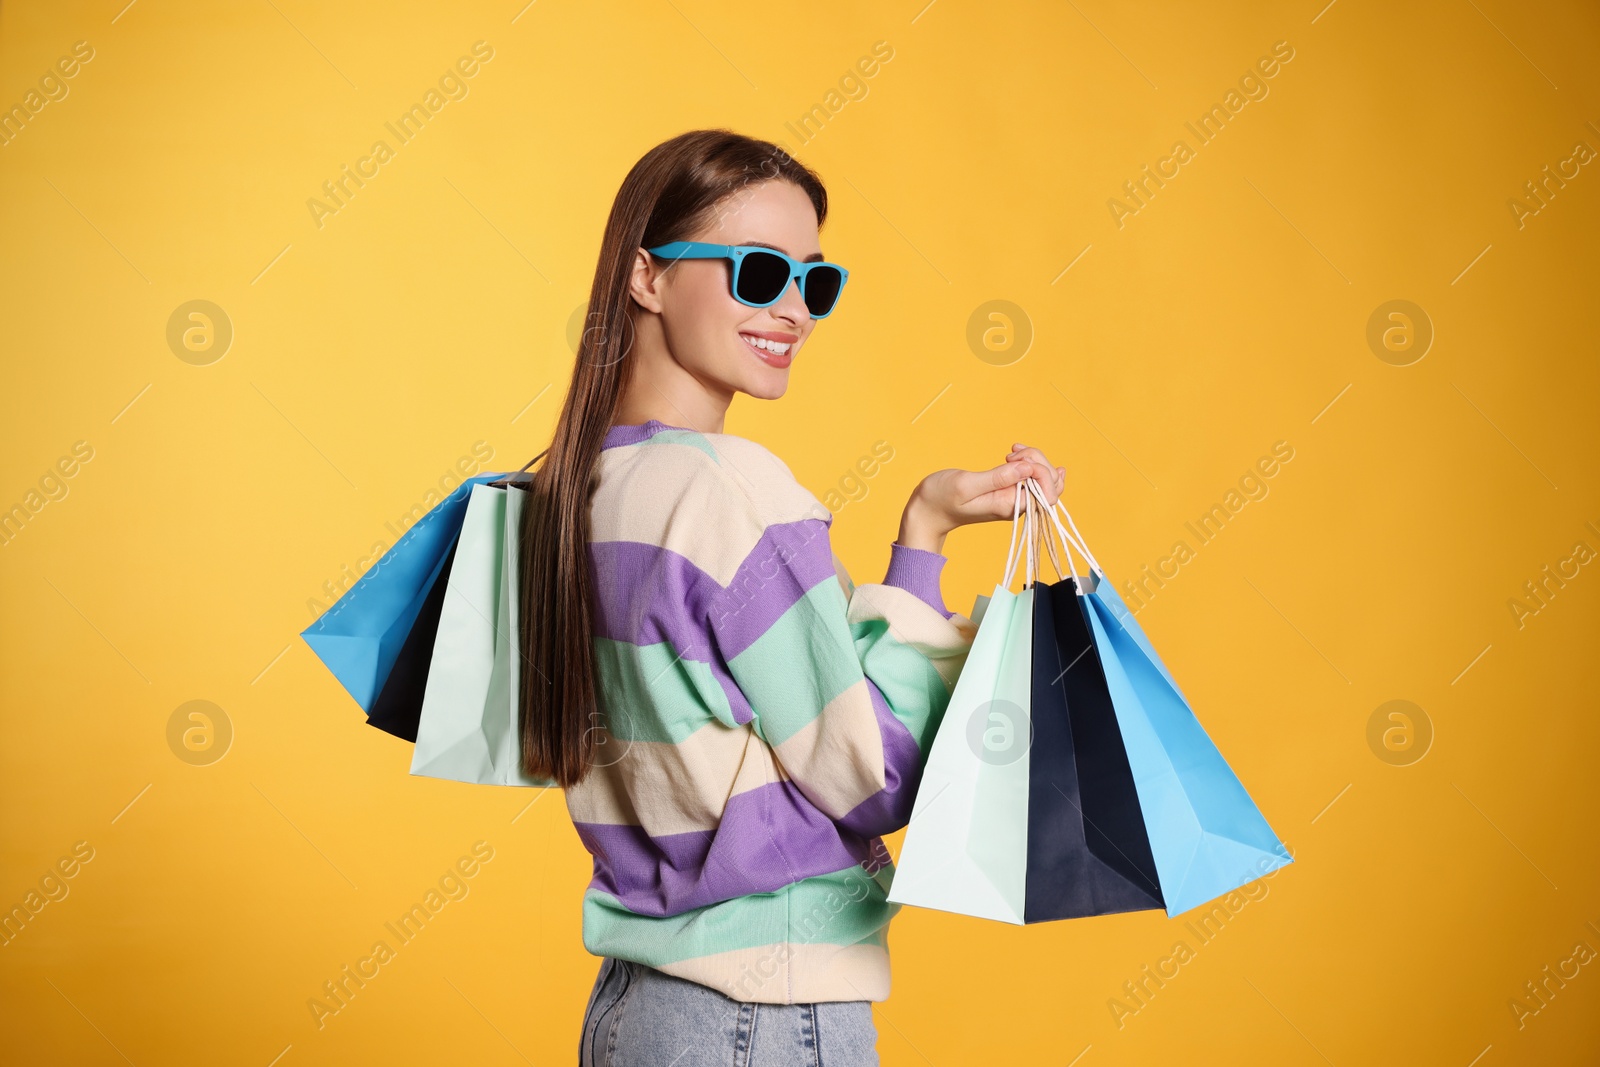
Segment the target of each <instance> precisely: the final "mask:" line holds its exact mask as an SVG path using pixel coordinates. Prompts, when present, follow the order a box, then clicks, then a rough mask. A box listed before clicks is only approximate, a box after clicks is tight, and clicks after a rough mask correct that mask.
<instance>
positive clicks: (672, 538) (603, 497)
mask: <svg viewBox="0 0 1600 1067" xmlns="http://www.w3.org/2000/svg"><path fill="white" fill-rule="evenodd" d="M704 436H705V438H706V440H707V441H708V442H710V444H711V446H712V448H713V449H715V450H716V452H717V454H718V455H719V456H721V457H722V458H723V463H722V465H721V466H720V467H719V466H717V465H716V464H715V463H714V462H713V461H712V459H711V457H710V456H708V455H706V454H705V453H704V452H702V451H701V450H700V449H698V448H692V447H687V446H674V445H669V444H663V445H651V444H644V445H637V446H619V447H617V448H608V449H606V450H604V451H603V452H601V453H600V460H599V463H598V465H597V470H598V476H599V484H598V486H597V487H596V489H595V492H594V495H593V497H591V499H590V503H589V539H590V540H592V541H638V542H642V543H644V544H649V545H659V546H661V547H663V548H666V549H668V550H670V551H672V552H675V553H677V554H678V555H681V556H684V557H686V558H687V559H689V560H691V561H692V562H693V563H694V564H695V565H696V566H697V567H699V568H700V569H701V570H702V571H704V572H706V573H707V574H708V575H710V576H711V578H712V579H713V580H714V581H716V582H717V584H718V585H723V586H726V585H728V584H729V583H731V582H732V581H733V578H734V575H735V574H736V573H737V571H738V569H739V564H741V563H743V562H744V560H745V558H746V557H747V556H749V554H750V551H751V550H752V549H753V548H754V547H755V546H756V543H757V542H758V541H759V540H760V538H761V533H762V531H763V530H764V529H765V528H766V527H767V526H769V525H772V524H774V523H783V522H794V521H796V520H799V519H807V518H818V519H827V518H828V516H829V514H830V512H829V511H828V509H827V508H826V507H824V506H823V504H822V502H821V501H819V500H818V499H817V498H816V497H815V496H813V495H812V494H811V492H810V491H809V490H807V489H806V488H805V487H804V486H802V485H801V484H800V483H799V482H797V481H795V479H794V475H793V474H792V473H790V471H789V468H788V467H786V466H784V464H783V461H782V460H780V459H778V457H777V456H775V455H773V454H772V453H771V452H769V451H768V450H767V449H765V448H763V447H762V446H761V445H758V444H756V443H755V442H754V441H749V440H746V439H744V438H740V437H734V436H731V435H729V434H705V435H704Z"/></svg>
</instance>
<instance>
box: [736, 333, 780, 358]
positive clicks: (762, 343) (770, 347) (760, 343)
mask: <svg viewBox="0 0 1600 1067" xmlns="http://www.w3.org/2000/svg"><path fill="white" fill-rule="evenodd" d="M739 336H740V337H743V338H744V339H745V342H746V343H747V344H749V345H752V346H753V347H755V348H760V349H764V350H766V351H768V352H772V353H775V354H776V355H780V356H781V355H784V354H786V353H787V352H788V351H789V345H786V344H779V343H778V342H777V341H768V340H767V339H766V338H764V337H751V336H750V335H749V334H747V333H741V334H740V335H739Z"/></svg>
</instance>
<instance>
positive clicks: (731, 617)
mask: <svg viewBox="0 0 1600 1067" xmlns="http://www.w3.org/2000/svg"><path fill="white" fill-rule="evenodd" d="M830 523H831V516H830V517H829V518H828V519H822V518H818V517H808V518H803V519H799V520H796V521H791V522H781V523H775V524H773V525H770V526H767V527H766V528H765V529H764V530H763V531H762V533H761V536H760V539H759V540H758V541H757V542H756V544H755V546H754V548H752V549H751V551H750V552H749V553H748V555H747V556H746V557H745V558H744V560H743V562H742V563H741V564H740V565H739V567H738V569H737V571H736V572H735V574H734V578H733V581H731V582H730V583H729V584H728V585H727V586H726V587H725V588H722V589H720V590H719V591H718V593H717V594H716V595H715V596H714V597H713V600H712V604H711V614H710V620H709V622H710V626H709V629H710V632H711V635H712V640H713V642H714V644H715V645H716V646H717V652H718V656H719V658H720V660H721V661H722V662H723V663H725V665H726V668H727V672H728V674H729V675H730V677H731V678H732V680H733V682H734V683H735V685H736V687H737V691H736V692H732V693H730V694H729V696H730V702H731V703H732V704H733V705H734V706H733V709H732V711H733V717H734V719H735V721H738V722H749V723H751V724H752V727H753V729H754V730H755V732H756V733H757V735H758V736H760V737H761V738H762V739H763V740H764V741H766V742H767V744H768V745H770V746H771V747H772V750H773V752H774V755H775V756H776V758H777V762H778V764H779V766H780V767H781V768H782V771H783V772H784V773H785V774H786V775H787V776H788V777H789V778H791V779H792V780H793V781H794V783H795V785H796V786H797V787H798V788H799V790H800V791H801V792H802V793H803V794H804V795H805V796H806V797H807V799H809V800H810V801H811V802H812V803H813V804H814V805H816V806H817V808H818V809H819V810H821V811H822V812H823V813H824V814H826V815H827V816H828V817H829V818H831V819H833V820H834V821H835V822H837V823H838V824H839V825H841V826H843V827H845V828H847V829H849V830H852V831H854V832H856V833H858V834H861V835H862V836H864V837H874V836H879V835H882V834H886V833H890V832H893V831H894V830H897V829H899V828H901V827H903V826H905V825H906V823H907V822H908V821H909V820H910V817H911V805H912V801H913V799H914V798H915V794H916V788H917V784H918V782H919V781H920V780H921V777H922V770H923V767H924V765H925V763H926V759H927V752H928V748H929V746H930V745H931V744H932V742H933V737H934V734H935V732H936V731H937V730H938V727H939V723H940V721H941V720H942V719H943V717H944V712H945V708H946V707H947V705H948V704H949V701H950V694H951V690H952V689H953V687H954V685H955V682H956V679H957V677H958V676H959V674H960V670H961V667H962V665H963V664H964V663H965V660H966V656H967V652H968V651H969V650H970V649H971V647H972V639H973V637H974V635H975V634H976V630H977V628H976V626H975V625H974V624H973V622H972V621H971V620H970V619H968V618H967V617H966V616H964V615H961V614H959V613H955V612H948V611H946V610H945V609H944V605H943V602H942V600H941V599H940V596H939V570H940V569H941V568H942V567H943V563H944V557H943V556H941V555H939V554H938V553H936V552H924V551H922V550H920V549H911V548H908V547H906V546H904V545H894V546H892V548H891V558H890V564H889V570H888V573H887V574H886V575H885V576H884V581H883V582H878V583H867V584H862V585H858V586H851V585H850V584H849V581H848V579H847V578H845V577H844V576H843V572H842V567H840V566H839V565H838V564H837V557H836V556H835V555H834V554H833V551H832V548H831V545H830V542H829V537H828V528H829V524H830ZM741 705H742V706H741Z"/></svg>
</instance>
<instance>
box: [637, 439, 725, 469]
mask: <svg viewBox="0 0 1600 1067" xmlns="http://www.w3.org/2000/svg"><path fill="white" fill-rule="evenodd" d="M639 443H640V444H641V445H688V446H689V447H690V448H698V449H699V450H700V451H702V452H704V453H705V454H706V455H708V456H710V457H711V459H712V460H713V461H714V462H715V463H716V464H717V465H718V466H719V467H720V466H721V465H722V460H721V458H720V457H719V456H718V455H717V450H716V449H714V448H712V447H711V442H710V441H707V440H706V439H705V437H704V435H702V434H698V433H695V432H694V431H692V430H657V431H656V432H655V433H653V434H651V435H650V437H649V438H647V439H646V440H644V441H641V442H639Z"/></svg>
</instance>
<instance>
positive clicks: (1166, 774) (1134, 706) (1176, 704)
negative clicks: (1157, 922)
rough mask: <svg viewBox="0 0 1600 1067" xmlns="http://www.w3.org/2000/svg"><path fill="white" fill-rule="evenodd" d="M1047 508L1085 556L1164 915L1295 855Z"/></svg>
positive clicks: (1094, 564) (1088, 591)
mask: <svg viewBox="0 0 1600 1067" xmlns="http://www.w3.org/2000/svg"><path fill="white" fill-rule="evenodd" d="M1041 502H1042V500H1041ZM1057 509H1059V512H1060V515H1059V516H1058V514H1057ZM1048 515H1049V518H1050V520H1051V522H1052V524H1053V525H1054V527H1055V529H1056V530H1057V532H1058V534H1059V536H1060V537H1061V538H1062V539H1063V540H1064V541H1067V542H1069V543H1070V544H1071V545H1072V546H1073V547H1075V548H1077V549H1078V550H1079V551H1080V552H1081V554H1082V555H1083V557H1084V559H1085V560H1086V561H1087V563H1088V567H1089V571H1090V573H1089V574H1088V575H1087V576H1086V577H1085V579H1084V586H1085V595H1084V596H1083V598H1082V603H1083V606H1084V608H1085V610H1086V617H1087V619H1088V622H1089V626H1090V629H1091V631H1092V633H1093V635H1094V646H1095V650H1096V652H1097V653H1098V654H1099V657H1100V662H1101V664H1102V666H1103V668H1104V671H1105V678H1106V683H1107V685H1108V687H1109V689H1110V692H1111V703H1112V706H1113V708H1114V709H1115V712H1116V719H1117V725H1118V727H1119V728H1120V730H1121V734H1122V739H1123V742H1124V744H1125V745H1126V748H1127V754H1128V762H1129V764H1130V766H1131V767H1132V771H1133V779H1134V784H1135V786H1136V788H1137V791H1138V796H1139V808H1140V811H1141V813H1142V815H1143V819H1144V824H1145V829H1146V831H1147V832H1148V834H1149V840H1150V848H1151V851H1152V853H1153V854H1154V857H1155V867H1156V872H1157V874H1158V876H1159V881H1160V885H1161V895H1162V897H1163V899H1164V900H1165V902H1166V908H1167V914H1168V915H1169V916H1174V915H1178V914H1181V913H1182V912H1185V911H1188V910H1189V909H1191V908H1194V907H1196V906H1198V905H1200V904H1204V903H1206V902H1207V901H1210V900H1214V899H1216V898H1217V897H1220V896H1223V895H1225V894H1227V893H1229V892H1232V891H1233V890H1235V889H1237V888H1239V887H1240V886H1241V885H1244V884H1246V883H1247V882H1251V881H1254V880H1255V879H1257V878H1259V877H1261V876H1262V875H1264V874H1267V873H1269V872H1271V871H1273V870H1276V869H1277V868H1279V867H1282V866H1284V865H1285V864H1288V863H1291V862H1293V861H1292V859H1291V857H1290V856H1289V853H1288V850H1287V849H1285V848H1284V846H1283V843H1282V842H1281V841H1279V840H1278V837H1277V835H1276V834H1274V833H1273V831H1272V828H1271V827H1270V826H1269V825H1267V821H1266V819H1265V817H1263V816H1262V814H1261V811H1260V809H1259V808H1257V807H1256V804H1255V801H1253V800H1252V799H1251V798H1250V794H1249V793H1248V792H1246V790H1245V788H1244V785H1243V783H1241V782H1240V781H1239V778H1238V776H1237V775H1235V774H1234V772H1233V769H1232V768H1231V767H1229V766H1228V762H1227V760H1225V759H1223V757H1222V753H1221V752H1219V751H1218V750H1217V747H1216V745H1215V744H1213V743H1212V741H1211V738H1210V736H1209V735H1207V733H1206V731H1205V729H1204V728H1203V727H1202V726H1201V725H1200V721H1199V720H1198V719H1197V718H1196V717H1195V714H1194V712H1193V710H1192V709H1191V708H1190V706H1189V702H1188V700H1187V699H1185V697H1184V696H1183V693H1182V691H1181V690H1180V689H1179V688H1178V683H1177V681H1176V680H1175V679H1174V678H1173V677H1172V674H1171V672H1170V671H1168V670H1167V667H1166V664H1164V663H1163V662H1162V661H1161V657H1160V656H1159V655H1157V654H1156V650H1155V647H1154V646H1153V645H1152V644H1151V643H1150V639H1149V638H1148V637H1146V636H1145V633H1144V630H1143V629H1141V628H1140V626H1139V624H1138V623H1137V622H1135V621H1134V617H1133V613H1132V612H1131V611H1129V610H1128V608H1127V605H1126V604H1124V603H1123V601H1122V598H1121V597H1120V596H1118V595H1117V592H1116V590H1115V588H1114V587H1113V585H1112V583H1111V582H1110V581H1109V580H1107V579H1106V576H1105V571H1104V570H1102V569H1101V567H1100V564H1099V562H1098V561H1096V560H1095V558H1094V556H1093V555H1092V554H1090V552H1089V549H1088V546H1087V545H1086V544H1085V543H1084V540H1083V538H1082V536H1081V535H1080V534H1079V533H1078V527H1077V524H1076V523H1074V522H1073V521H1072V515H1071V513H1070V512H1068V511H1067V509H1066V505H1065V504H1064V503H1062V502H1060V501H1057V503H1056V507H1054V508H1049V509H1048ZM1061 516H1064V517H1065V518H1066V520H1067V525H1066V526H1065V527H1064V526H1062V524H1061ZM1068 528H1070V529H1071V534H1070V535H1069V534H1068V532H1067V530H1068Z"/></svg>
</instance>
